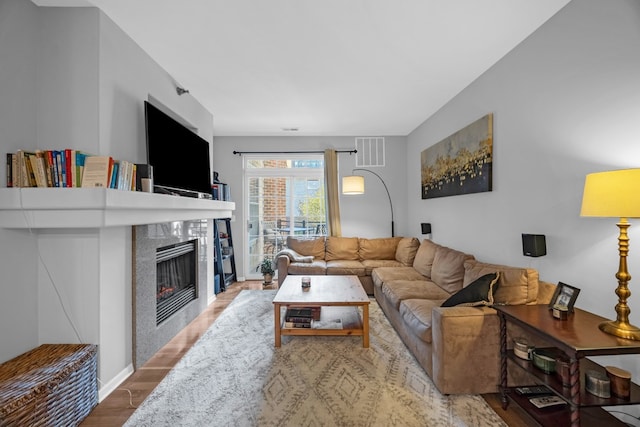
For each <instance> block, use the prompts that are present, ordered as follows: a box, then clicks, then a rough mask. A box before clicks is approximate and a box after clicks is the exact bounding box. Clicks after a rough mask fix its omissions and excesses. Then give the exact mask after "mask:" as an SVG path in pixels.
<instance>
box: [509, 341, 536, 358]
mask: <svg viewBox="0 0 640 427" xmlns="http://www.w3.org/2000/svg"><path fill="white" fill-rule="evenodd" d="M534 349H535V347H534V346H532V345H529V342H528V341H527V339H526V338H523V337H516V338H514V339H513V354H515V355H516V356H517V357H519V358H520V359H524V360H531V353H532V352H533V350H534Z"/></svg>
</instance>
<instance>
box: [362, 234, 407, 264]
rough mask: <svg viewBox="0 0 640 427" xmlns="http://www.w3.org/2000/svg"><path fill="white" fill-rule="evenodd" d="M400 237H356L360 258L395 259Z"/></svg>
mask: <svg viewBox="0 0 640 427" xmlns="http://www.w3.org/2000/svg"><path fill="white" fill-rule="evenodd" d="M401 239H402V237H387V238H383V239H358V245H359V248H358V252H359V256H360V259H361V260H365V259H396V249H397V247H398V242H399V241H400V240H401Z"/></svg>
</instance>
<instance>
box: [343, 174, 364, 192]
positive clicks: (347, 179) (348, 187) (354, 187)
mask: <svg viewBox="0 0 640 427" xmlns="http://www.w3.org/2000/svg"><path fill="white" fill-rule="evenodd" d="M342 194H364V176H361V175H350V176H343V177H342Z"/></svg>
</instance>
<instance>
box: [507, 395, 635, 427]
mask: <svg viewBox="0 0 640 427" xmlns="http://www.w3.org/2000/svg"><path fill="white" fill-rule="evenodd" d="M507 396H508V397H509V399H510V400H512V401H513V402H514V403H515V404H517V405H518V406H519V407H521V408H522V409H524V410H525V412H526V413H527V415H529V416H530V417H531V418H533V420H535V421H536V422H537V423H539V424H540V425H542V426H545V427H546V426H551V427H564V426H567V427H570V426H571V411H570V409H569V408H570V406H569V405H568V404H567V405H565V406H563V407H560V408H545V409H538V408H536V407H535V406H534V405H533V404H532V403H531V402H529V398H528V397H527V396H521V395H519V394H517V393H516V392H514V391H513V390H512V389H510V390H509V392H508V393H507ZM580 425H581V426H582V427H602V426H607V427H610V426H611V427H617V426H621V427H627V426H628V425H627V424H626V423H624V422H622V421H620V420H619V419H618V418H616V417H614V416H613V415H611V414H610V413H609V412H607V411H605V410H604V409H602V408H600V407H595V406H593V407H582V408H580Z"/></svg>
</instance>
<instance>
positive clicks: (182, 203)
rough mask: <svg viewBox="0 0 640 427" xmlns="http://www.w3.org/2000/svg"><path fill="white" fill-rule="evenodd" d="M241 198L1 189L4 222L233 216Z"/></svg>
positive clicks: (89, 224) (94, 224) (70, 223)
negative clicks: (235, 201)
mask: <svg viewBox="0 0 640 427" xmlns="http://www.w3.org/2000/svg"><path fill="white" fill-rule="evenodd" d="M234 209H235V203H233V202H223V201H218V200H208V199H196V198H190V197H179V196H172V195H165V194H156V193H143V192H140V191H122V190H114V189H106V188H3V189H0V227H4V228H16V229H27V228H28V229H41V228H54V229H59V228H102V227H115V226H123V225H139V224H154V223H161V222H171V221H188V220H196V219H205V218H228V217H231V215H232V213H233V210H234Z"/></svg>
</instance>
